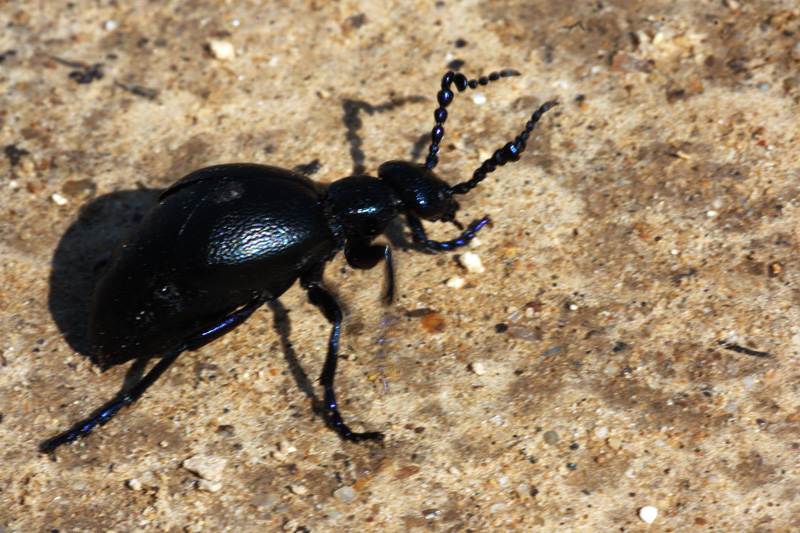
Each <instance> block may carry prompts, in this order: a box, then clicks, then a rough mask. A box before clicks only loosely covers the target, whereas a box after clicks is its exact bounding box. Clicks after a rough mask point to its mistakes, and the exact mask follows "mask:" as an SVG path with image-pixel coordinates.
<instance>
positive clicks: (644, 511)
mask: <svg viewBox="0 0 800 533" xmlns="http://www.w3.org/2000/svg"><path fill="white" fill-rule="evenodd" d="M657 516H658V509H656V508H655V507H653V506H652V505H645V506H644V507H642V508H641V509H639V518H641V519H642V521H644V522H647V523H648V524H652V523H653V522H655V521H656V517H657Z"/></svg>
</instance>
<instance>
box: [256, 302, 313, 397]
mask: <svg viewBox="0 0 800 533" xmlns="http://www.w3.org/2000/svg"><path fill="white" fill-rule="evenodd" d="M267 305H268V306H269V308H270V310H271V311H272V316H273V317H274V328H275V331H276V332H277V333H278V336H280V339H281V348H282V350H283V358H284V359H285V360H286V364H287V365H288V366H289V371H290V372H291V373H292V377H293V378H294V381H295V383H297V388H299V389H300V390H301V391H303V392H304V393H305V395H306V396H308V397H309V398H311V400H312V402H313V404H314V410H315V411H318V412H320V408H321V403H320V400H319V399H318V398H317V396H316V394H314V383H313V382H312V381H311V380H310V379H309V378H308V374H307V373H306V371H305V370H303V367H302V365H301V364H300V360H299V359H298V358H297V352H295V350H294V346H293V345H292V340H291V338H292V324H291V321H290V320H289V311H288V310H287V309H286V307H284V305H283V304H282V303H281V302H280V300H273V301H271V302H268V303H267Z"/></svg>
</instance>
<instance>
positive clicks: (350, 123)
mask: <svg viewBox="0 0 800 533" xmlns="http://www.w3.org/2000/svg"><path fill="white" fill-rule="evenodd" d="M427 101H428V99H427V98H425V97H424V96H405V97H393V98H391V99H390V100H389V101H388V102H386V103H384V104H379V105H372V104H370V103H368V102H365V101H363V100H350V99H345V100H342V109H343V110H344V116H342V122H344V125H345V127H346V128H347V133H346V134H345V137H346V139H347V143H348V144H349V145H350V157H351V158H353V175H360V174H364V173H365V172H366V170H367V169H366V167H365V166H364V160H365V156H364V151H363V150H362V149H361V145H362V144H363V143H364V140H363V139H362V138H361V136H360V135H359V134H358V130H360V129H361V126H362V125H363V122H362V121H361V116H360V115H361V113H362V112H363V113H366V114H368V115H373V114H375V113H385V112H387V111H392V110H394V109H397V108H398V107H401V106H403V105H405V104H409V103H418V102H427ZM429 141H430V133H427V132H426V133H425V134H424V135H422V136H421V137H420V138H419V139H417V141H416V142H415V143H414V146H413V148H412V150H411V160H412V161H417V160H418V159H420V158H421V157H422V152H423V151H424V150H425V148H426V147H427V145H428V142H429Z"/></svg>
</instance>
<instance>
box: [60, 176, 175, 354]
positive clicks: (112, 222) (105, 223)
mask: <svg viewBox="0 0 800 533" xmlns="http://www.w3.org/2000/svg"><path fill="white" fill-rule="evenodd" d="M160 193H161V189H138V190H131V191H120V192H113V193H109V194H105V195H103V196H100V197H98V198H96V199H94V200H92V201H91V202H89V203H88V204H86V205H84V206H83V207H82V208H81V209H80V211H79V212H78V218H77V219H76V220H75V222H73V223H72V224H71V225H70V227H69V228H68V229H67V231H66V232H65V233H64V235H63V236H62V237H61V240H60V241H59V243H58V246H57V247H56V250H55V252H54V254H53V260H52V263H51V271H50V292H49V294H48V301H47V304H48V307H49V309H50V314H51V315H52V317H53V320H54V321H55V323H56V326H57V327H58V329H59V331H61V333H62V335H63V336H64V339H65V340H66V341H67V343H68V344H69V346H70V347H71V348H72V349H73V350H75V351H76V352H79V353H81V354H83V355H90V353H91V352H90V347H89V341H88V338H87V331H86V325H87V322H88V319H89V308H90V306H91V301H92V293H93V292H94V286H95V284H96V283H97V280H98V278H99V277H100V274H101V273H102V270H103V267H104V266H105V263H106V262H107V261H108V259H109V257H110V256H111V251H112V250H113V249H114V247H115V246H116V245H117V244H119V242H120V241H121V240H122V238H123V237H124V236H125V235H126V234H127V233H128V231H130V230H131V229H132V228H133V226H135V225H136V223H137V222H139V220H141V218H142V217H143V216H144V214H145V213H146V212H147V211H148V210H149V209H150V208H151V207H152V206H153V205H154V204H155V202H156V199H157V198H158V195H159V194H160Z"/></svg>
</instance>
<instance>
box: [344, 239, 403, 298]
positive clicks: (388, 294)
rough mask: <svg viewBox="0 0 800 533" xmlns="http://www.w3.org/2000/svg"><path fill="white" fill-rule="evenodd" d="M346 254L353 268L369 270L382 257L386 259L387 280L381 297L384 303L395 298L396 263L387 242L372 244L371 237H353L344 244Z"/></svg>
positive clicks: (348, 262)
mask: <svg viewBox="0 0 800 533" xmlns="http://www.w3.org/2000/svg"><path fill="white" fill-rule="evenodd" d="M344 256H345V259H347V264H348V265H350V266H351V267H353V268H361V269H365V270H368V269H370V268H372V267H374V266H375V265H377V264H378V262H379V261H380V260H381V259H384V260H385V261H386V282H385V285H384V290H383V295H382V296H381V299H382V300H383V304H384V305H389V304H390V303H392V300H394V263H392V249H391V248H390V247H389V246H388V245H386V244H370V242H369V239H365V238H363V237H362V238H358V237H356V238H351V239H348V240H347V242H346V243H345V245H344Z"/></svg>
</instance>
